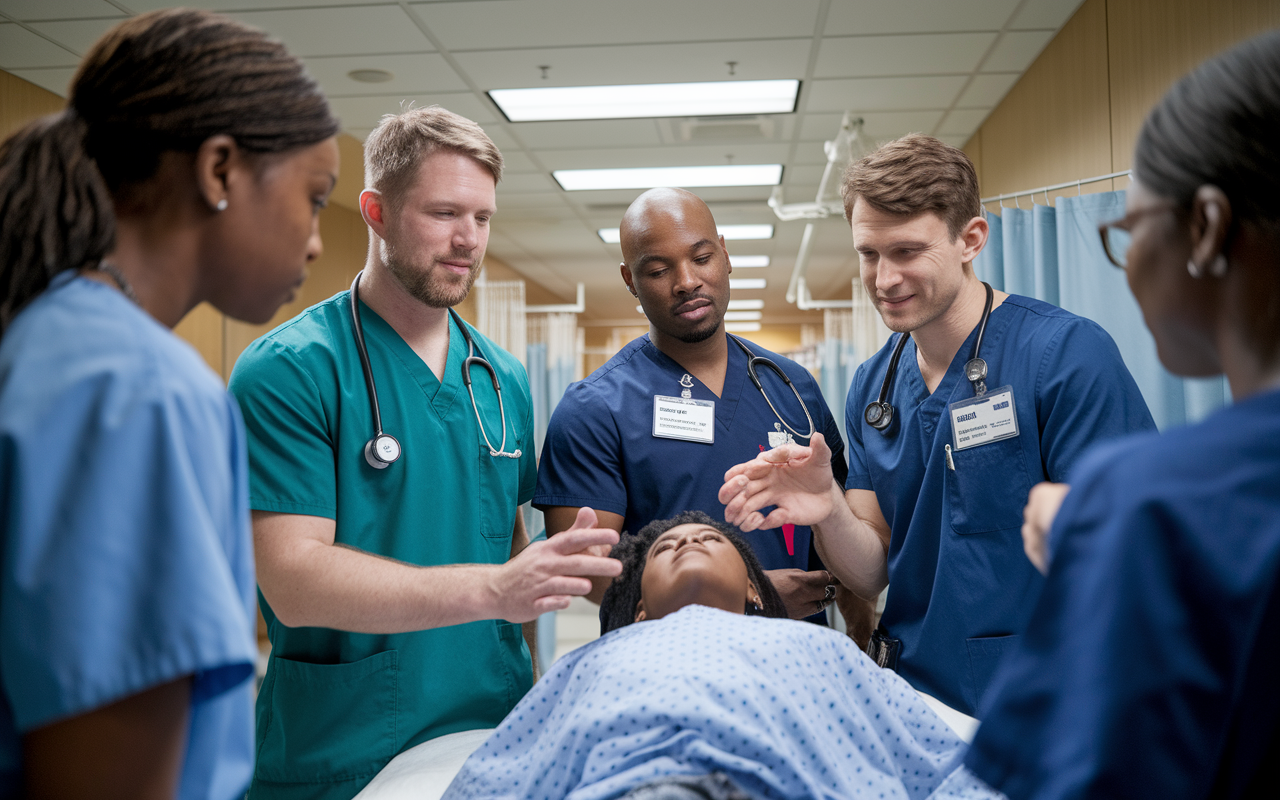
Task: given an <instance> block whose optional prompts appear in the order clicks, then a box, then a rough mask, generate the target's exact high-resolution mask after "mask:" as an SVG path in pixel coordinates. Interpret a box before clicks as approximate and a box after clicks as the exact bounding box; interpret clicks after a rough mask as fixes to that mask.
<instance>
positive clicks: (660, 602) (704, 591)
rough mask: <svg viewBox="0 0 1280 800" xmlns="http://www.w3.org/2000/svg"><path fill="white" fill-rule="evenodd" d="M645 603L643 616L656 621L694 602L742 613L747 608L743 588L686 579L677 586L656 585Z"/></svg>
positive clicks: (647, 595)
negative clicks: (659, 586)
mask: <svg viewBox="0 0 1280 800" xmlns="http://www.w3.org/2000/svg"><path fill="white" fill-rule="evenodd" d="M711 577H714V576H711ZM643 602H644V619H649V620H655V619H662V618H663V617H665V616H666V615H668V614H674V613H675V612H677V611H679V610H680V609H682V608H684V607H685V606H692V605H698V606H709V607H711V608H718V609H720V610H722V611H729V612H732V613H734V614H741V613H743V609H744V608H746V604H747V598H746V593H745V592H744V591H742V590H736V591H735V590H733V589H731V588H729V587H726V586H724V585H723V584H722V583H721V582H719V581H715V580H689V579H687V578H686V579H685V580H682V581H680V583H679V584H677V585H675V586H664V587H661V588H656V587H655V588H654V589H652V590H650V591H648V592H645V594H644V599H643ZM637 621H639V620H637Z"/></svg>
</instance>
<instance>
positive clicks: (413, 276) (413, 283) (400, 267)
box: [384, 248, 480, 308]
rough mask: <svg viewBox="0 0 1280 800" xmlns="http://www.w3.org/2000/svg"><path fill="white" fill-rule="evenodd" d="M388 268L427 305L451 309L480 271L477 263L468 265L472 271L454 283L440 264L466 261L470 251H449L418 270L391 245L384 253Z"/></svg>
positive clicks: (467, 291)
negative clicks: (442, 262) (442, 261)
mask: <svg viewBox="0 0 1280 800" xmlns="http://www.w3.org/2000/svg"><path fill="white" fill-rule="evenodd" d="M384 257H385V260H386V265H387V269H388V270H390V271H391V274H392V275H394V276H395V278H396V280H398V281H400V285H401V286H403V287H404V288H405V291H407V292H408V293H409V294H411V295H413V297H414V298H415V299H416V300H418V302H420V303H422V304H423V305H425V306H428V307H430V308H453V307H454V306H456V305H457V304H458V303H461V302H462V301H463V300H465V299H466V297H467V294H468V293H470V292H471V286H472V284H474V283H475V282H476V276H477V275H479V274H480V262H479V261H476V262H475V263H474V264H473V265H472V266H471V271H470V272H469V273H468V274H467V277H466V279H465V280H464V281H463V282H462V283H460V284H459V283H456V282H454V281H451V280H448V278H452V277H453V275H452V274H451V273H448V272H446V271H445V268H444V267H442V266H441V265H440V263H439V262H440V261H441V260H448V261H464V260H467V261H469V260H470V259H471V258H472V254H471V252H469V251H468V252H461V253H450V254H448V255H447V256H444V257H442V258H439V259H432V262H431V267H430V268H429V269H425V270H422V269H417V268H415V267H413V266H411V265H409V264H406V263H405V262H404V261H402V260H401V259H400V258H399V257H398V255H397V254H396V252H395V251H394V250H392V249H391V248H387V252H386V253H385V254H384ZM442 274H443V275H446V276H448V277H447V278H445V279H441V275H442Z"/></svg>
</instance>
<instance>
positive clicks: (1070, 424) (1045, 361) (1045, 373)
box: [1017, 317, 1156, 482]
mask: <svg viewBox="0 0 1280 800" xmlns="http://www.w3.org/2000/svg"><path fill="white" fill-rule="evenodd" d="M1017 400H1018V402H1019V403H1023V402H1031V401H1032V400H1033V398H1026V399H1023V398H1021V397H1019V398H1017ZM1034 402H1035V403H1036V405H1037V408H1036V417H1037V418H1038V419H1039V420H1040V452H1041V459H1042V462H1043V464H1042V466H1043V469H1044V474H1045V475H1046V476H1048V480H1051V481H1058V482H1062V481H1066V480H1067V479H1068V478H1069V477H1070V475H1071V472H1072V470H1073V469H1074V467H1075V465H1076V464H1077V463H1078V462H1079V460H1080V457H1081V456H1083V455H1084V454H1085V452H1086V451H1088V450H1089V448H1090V447H1092V446H1093V445H1096V444H1099V443H1101V442H1105V441H1108V440H1111V439H1115V438H1118V437H1120V436H1124V435H1126V434H1129V433H1135V432H1138V431H1153V430H1155V428H1156V424H1155V420H1153V419H1152V418H1151V412H1150V411H1148V410H1147V404H1146V401H1144V400H1143V399H1142V392H1141V391H1139V389H1138V385H1137V384H1136V383H1135V382H1134V380H1133V376H1132V375H1130V374H1129V370H1128V369H1127V368H1126V367H1125V365H1124V360H1123V359H1122V358H1121V357H1120V350H1119V348H1117V347H1116V344H1115V342H1114V341H1112V339H1111V336H1110V335H1108V334H1107V332H1106V331H1104V330H1103V329H1102V327H1101V326H1099V325H1098V324H1097V323H1096V322H1093V321H1092V320H1088V319H1084V318H1080V317H1077V318H1073V319H1071V320H1070V321H1069V322H1067V323H1066V324H1064V325H1063V326H1062V328H1061V329H1060V330H1059V331H1058V332H1057V334H1056V335H1055V336H1054V337H1053V339H1052V340H1051V341H1050V344H1049V346H1048V347H1047V348H1045V351H1044V356H1043V358H1042V359H1041V362H1040V365H1039V369H1038V371H1037V379H1036V392H1035V397H1034Z"/></svg>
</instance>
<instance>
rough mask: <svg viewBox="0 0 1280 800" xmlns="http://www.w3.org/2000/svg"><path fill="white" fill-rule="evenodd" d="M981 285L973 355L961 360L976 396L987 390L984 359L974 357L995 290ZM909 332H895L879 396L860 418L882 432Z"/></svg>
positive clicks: (889, 414)
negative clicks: (983, 302) (982, 302)
mask: <svg viewBox="0 0 1280 800" xmlns="http://www.w3.org/2000/svg"><path fill="white" fill-rule="evenodd" d="M982 285H983V286H984V287H986V289H987V303H986V305H985V306H983V309H982V322H980V323H978V338H977V339H976V340H975V341H974V343H973V356H972V357H971V358H970V359H969V360H968V361H966V362H965V363H964V376H965V378H967V379H968V381H969V382H970V383H972V384H973V393H974V395H975V396H977V397H981V396H982V395H984V394H986V393H987V362H986V361H983V360H982V359H981V358H979V357H978V354H979V353H980V352H981V350H982V335H983V334H984V333H986V332H987V319H988V318H989V317H990V316H991V301H992V299H993V298H994V297H995V292H993V291H992V290H991V284H989V283H987V282H986V281H983V282H982ZM910 336H911V334H909V333H906V332H903V333H900V334H898V342H897V344H895V345H894V346H893V355H892V356H890V357H889V369H888V370H887V371H886V372H885V374H884V383H883V384H881V385H880V397H879V398H878V399H877V400H875V401H874V402H872V403H869V404H868V405H867V408H866V410H865V411H863V412H862V418H863V419H864V420H866V422H867V424H868V425H870V426H871V427H873V428H875V429H876V430H878V431H880V432H881V433H884V432H885V431H886V430H888V428H889V425H890V424H892V423H893V414H894V410H893V406H892V405H890V404H889V390H890V389H891V388H892V387H893V376H894V374H895V373H896V372H897V371H898V360H899V359H901V358H902V348H903V347H905V346H906V344H907V339H908V337H910Z"/></svg>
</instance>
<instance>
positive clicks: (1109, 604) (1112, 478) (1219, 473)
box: [965, 390, 1280, 800]
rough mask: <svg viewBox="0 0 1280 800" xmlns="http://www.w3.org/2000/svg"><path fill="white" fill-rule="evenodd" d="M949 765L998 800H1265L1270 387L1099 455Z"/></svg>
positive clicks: (1278, 521) (1270, 774) (1276, 592)
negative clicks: (971, 732) (973, 725)
mask: <svg viewBox="0 0 1280 800" xmlns="http://www.w3.org/2000/svg"><path fill="white" fill-rule="evenodd" d="M1050 537H1051V539H1050V540H1051V546H1052V548H1053V551H1052V552H1053V561H1052V565H1051V566H1050V569H1049V576H1048V578H1047V579H1046V582H1045V586H1044V591H1043V592H1042V594H1041V597H1040V602H1039V603H1038V605H1037V606H1036V608H1035V610H1034V613H1033V614H1032V617H1031V620H1030V622H1029V623H1028V626H1027V630H1026V633H1025V635H1024V636H1023V637H1022V642H1021V643H1020V644H1019V646H1018V648H1017V649H1016V650H1014V651H1013V653H1011V654H1010V658H1009V659H1008V661H1007V662H1006V664H1005V665H1004V666H1003V667H1002V668H1001V671H1000V673H999V675H998V677H997V679H996V682H995V684H994V685H993V686H992V692H991V704H990V712H989V713H988V715H987V717H986V718H985V719H984V721H983V723H982V727H981V728H979V729H978V733H977V736H976V738H975V739H974V742H973V747H972V749H971V750H970V751H969V754H968V756H967V758H966V759H965V761H966V764H967V765H968V766H969V767H970V769H972V770H973V771H974V772H975V773H977V774H978V775H979V776H981V777H982V778H983V779H984V780H986V781H987V782H988V783H989V784H991V785H992V786H995V787H996V788H998V789H1000V790H1001V791H1003V792H1005V793H1006V794H1008V795H1009V797H1011V798H1015V800H1017V798H1023V797H1031V796H1035V797H1037V798H1060V797H1241V796H1247V797H1268V796H1271V797H1273V796H1275V795H1274V792H1275V787H1276V769H1277V766H1276V765H1277V763H1280V722H1278V720H1280V681H1278V680H1277V677H1278V676H1280V391H1275V390H1273V391H1271V392H1269V393H1266V394H1263V395H1258V396H1254V397H1251V398H1249V399H1247V400H1244V401H1242V402H1240V403H1238V404H1236V405H1235V406H1232V407H1228V408H1226V409H1223V410H1221V411H1219V412H1217V413H1216V414H1214V415H1212V416H1210V417H1209V418H1208V419H1206V420H1205V421H1204V422H1202V423H1200V424H1198V425H1195V426H1193V427H1189V428H1182V429H1179V430H1174V431H1171V432H1169V433H1166V434H1165V435H1163V436H1160V437H1155V436H1140V437H1133V438H1131V439H1129V440H1127V441H1125V442H1121V443H1117V444H1115V445H1113V446H1110V447H1107V448H1103V449H1100V450H1099V451H1097V452H1095V453H1093V454H1091V456H1090V457H1089V458H1088V459H1086V461H1085V462H1084V463H1082V464H1081V466H1080V469H1079V471H1078V474H1077V475H1073V480H1072V488H1071V492H1070V494H1068V495H1067V499H1066V501H1065V502H1064V503H1063V505H1062V509H1061V510H1060V511H1059V513H1058V517H1057V519H1056V521H1055V522H1054V526H1053V529H1052V530H1051V531H1050Z"/></svg>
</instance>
